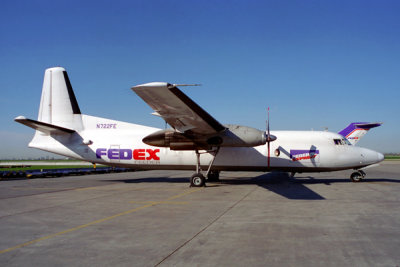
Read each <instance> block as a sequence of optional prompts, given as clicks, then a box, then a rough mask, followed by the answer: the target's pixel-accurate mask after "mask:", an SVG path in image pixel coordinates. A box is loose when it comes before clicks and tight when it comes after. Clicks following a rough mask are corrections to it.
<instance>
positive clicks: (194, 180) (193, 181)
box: [190, 147, 219, 187]
mask: <svg viewBox="0 0 400 267" xmlns="http://www.w3.org/2000/svg"><path fill="white" fill-rule="evenodd" d="M218 151H219V147H218V148H217V149H216V150H213V151H207V152H205V153H209V154H211V155H212V156H213V158H212V160H211V161H210V164H209V165H208V169H207V172H206V177H207V178H208V181H210V182H211V181H213V182H214V181H219V172H217V171H211V167H212V165H213V164H214V161H215V157H216V156H217V154H218ZM200 154H201V153H200V152H199V151H198V150H196V157H197V163H196V173H195V174H193V175H192V177H191V178H190V186H191V187H202V186H205V185H206V178H205V177H204V175H203V174H202V173H201V167H200ZM203 154H204V153H203Z"/></svg>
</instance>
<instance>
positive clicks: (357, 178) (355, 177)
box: [350, 172, 363, 183]
mask: <svg viewBox="0 0 400 267" xmlns="http://www.w3.org/2000/svg"><path fill="white" fill-rule="evenodd" d="M362 178H363V175H362V174H361V173H359V172H353V173H352V174H351V176H350V180H351V181H352V182H353V183H358V182H361V180H362Z"/></svg>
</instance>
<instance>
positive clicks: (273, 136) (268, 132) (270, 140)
mask: <svg viewBox="0 0 400 267" xmlns="http://www.w3.org/2000/svg"><path fill="white" fill-rule="evenodd" d="M275 140H276V136H275V135H271V134H270V131H269V107H268V109H267V144H268V168H269V167H270V158H271V152H270V149H271V146H270V143H271V142H273V141H275Z"/></svg>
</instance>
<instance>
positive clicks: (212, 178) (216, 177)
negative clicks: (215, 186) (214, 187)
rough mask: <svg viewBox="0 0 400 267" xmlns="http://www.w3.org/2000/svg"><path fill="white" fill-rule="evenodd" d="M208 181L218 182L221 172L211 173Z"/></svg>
mask: <svg viewBox="0 0 400 267" xmlns="http://www.w3.org/2000/svg"><path fill="white" fill-rule="evenodd" d="M207 181H209V182H218V181H219V171H210V173H209V174H208V176H207Z"/></svg>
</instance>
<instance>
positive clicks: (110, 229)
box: [0, 161, 400, 266]
mask: <svg viewBox="0 0 400 267" xmlns="http://www.w3.org/2000/svg"><path fill="white" fill-rule="evenodd" d="M366 173H367V177H366V179H365V180H364V181H363V182H361V183H352V182H350V179H349V176H350V174H351V171H340V172H331V173H320V174H297V175H296V176H295V178H289V177H288V176H287V175H285V174H282V173H281V174H279V173H257V172H222V173H221V182H220V183H208V184H207V187H205V188H190V187H189V180H188V178H187V177H189V176H191V174H192V172H187V171H145V172H129V173H116V174H103V175H88V176H75V177H73V176H72V177H60V178H43V179H32V180H28V179H27V180H14V181H11V180H10V181H0V237H1V238H0V265H1V266H399V265H400V253H399V251H400V208H399V207H400V197H399V192H400V191H399V189H400V186H399V185H400V161H384V162H383V163H381V165H380V166H379V167H376V168H371V169H367V170H366Z"/></svg>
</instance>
